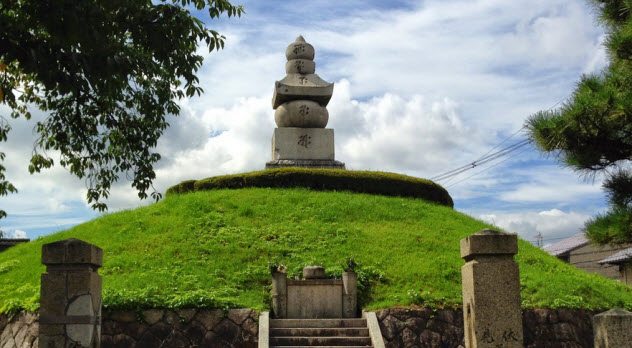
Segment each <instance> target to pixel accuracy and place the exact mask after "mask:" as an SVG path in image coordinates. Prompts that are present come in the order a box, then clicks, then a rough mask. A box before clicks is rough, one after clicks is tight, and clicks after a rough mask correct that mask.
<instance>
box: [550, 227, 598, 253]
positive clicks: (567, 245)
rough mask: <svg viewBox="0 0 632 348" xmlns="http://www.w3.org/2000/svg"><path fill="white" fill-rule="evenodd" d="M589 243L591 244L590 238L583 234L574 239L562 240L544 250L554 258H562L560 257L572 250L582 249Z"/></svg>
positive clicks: (573, 237) (575, 236)
mask: <svg viewBox="0 0 632 348" xmlns="http://www.w3.org/2000/svg"><path fill="white" fill-rule="evenodd" d="M588 243H589V241H588V238H586V235H584V232H581V233H578V234H576V235H574V236H572V237H568V238H565V239H562V240H561V241H559V242H557V243H553V244H550V245H546V246H545V247H544V248H542V249H544V251H546V252H548V253H549V254H551V255H553V256H560V255H563V254H566V253H568V252H570V251H571V250H574V249H577V248H579V247H582V246H584V245H586V244H588Z"/></svg>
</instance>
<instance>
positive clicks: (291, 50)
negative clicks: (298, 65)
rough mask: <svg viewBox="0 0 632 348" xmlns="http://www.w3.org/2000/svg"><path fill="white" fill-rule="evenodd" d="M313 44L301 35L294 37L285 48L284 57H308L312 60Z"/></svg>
mask: <svg viewBox="0 0 632 348" xmlns="http://www.w3.org/2000/svg"><path fill="white" fill-rule="evenodd" d="M314 55H315V51H314V46H312V45H310V44H308V43H307V42H305V39H304V38H303V36H299V37H297V38H296V40H295V41H294V42H292V43H291V44H290V45H289V46H287V48H286V49H285V58H286V59H287V60H291V59H308V60H314Z"/></svg>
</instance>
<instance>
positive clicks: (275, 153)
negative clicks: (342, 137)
mask: <svg viewBox="0 0 632 348" xmlns="http://www.w3.org/2000/svg"><path fill="white" fill-rule="evenodd" d="M334 157H335V154H334V130H333V129H322V128H295V127H285V128H275V129H274V134H273V135H272V160H334Z"/></svg>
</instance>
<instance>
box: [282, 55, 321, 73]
mask: <svg viewBox="0 0 632 348" xmlns="http://www.w3.org/2000/svg"><path fill="white" fill-rule="evenodd" d="M314 72H316V63H314V61H313V60H307V59H292V60H288V61H287V63H285V73H286V74H301V75H307V74H313V73H314Z"/></svg>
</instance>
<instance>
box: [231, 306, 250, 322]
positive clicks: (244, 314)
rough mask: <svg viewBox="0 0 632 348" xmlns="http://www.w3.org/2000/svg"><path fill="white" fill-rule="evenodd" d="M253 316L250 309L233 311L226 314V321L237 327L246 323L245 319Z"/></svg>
mask: <svg viewBox="0 0 632 348" xmlns="http://www.w3.org/2000/svg"><path fill="white" fill-rule="evenodd" d="M253 314H254V311H253V310H252V309H248V308H244V309H233V310H232V311H229V312H228V319H230V320H232V322H233V323H235V324H237V325H241V324H243V322H244V321H246V319H248V318H249V317H252V316H253Z"/></svg>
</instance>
